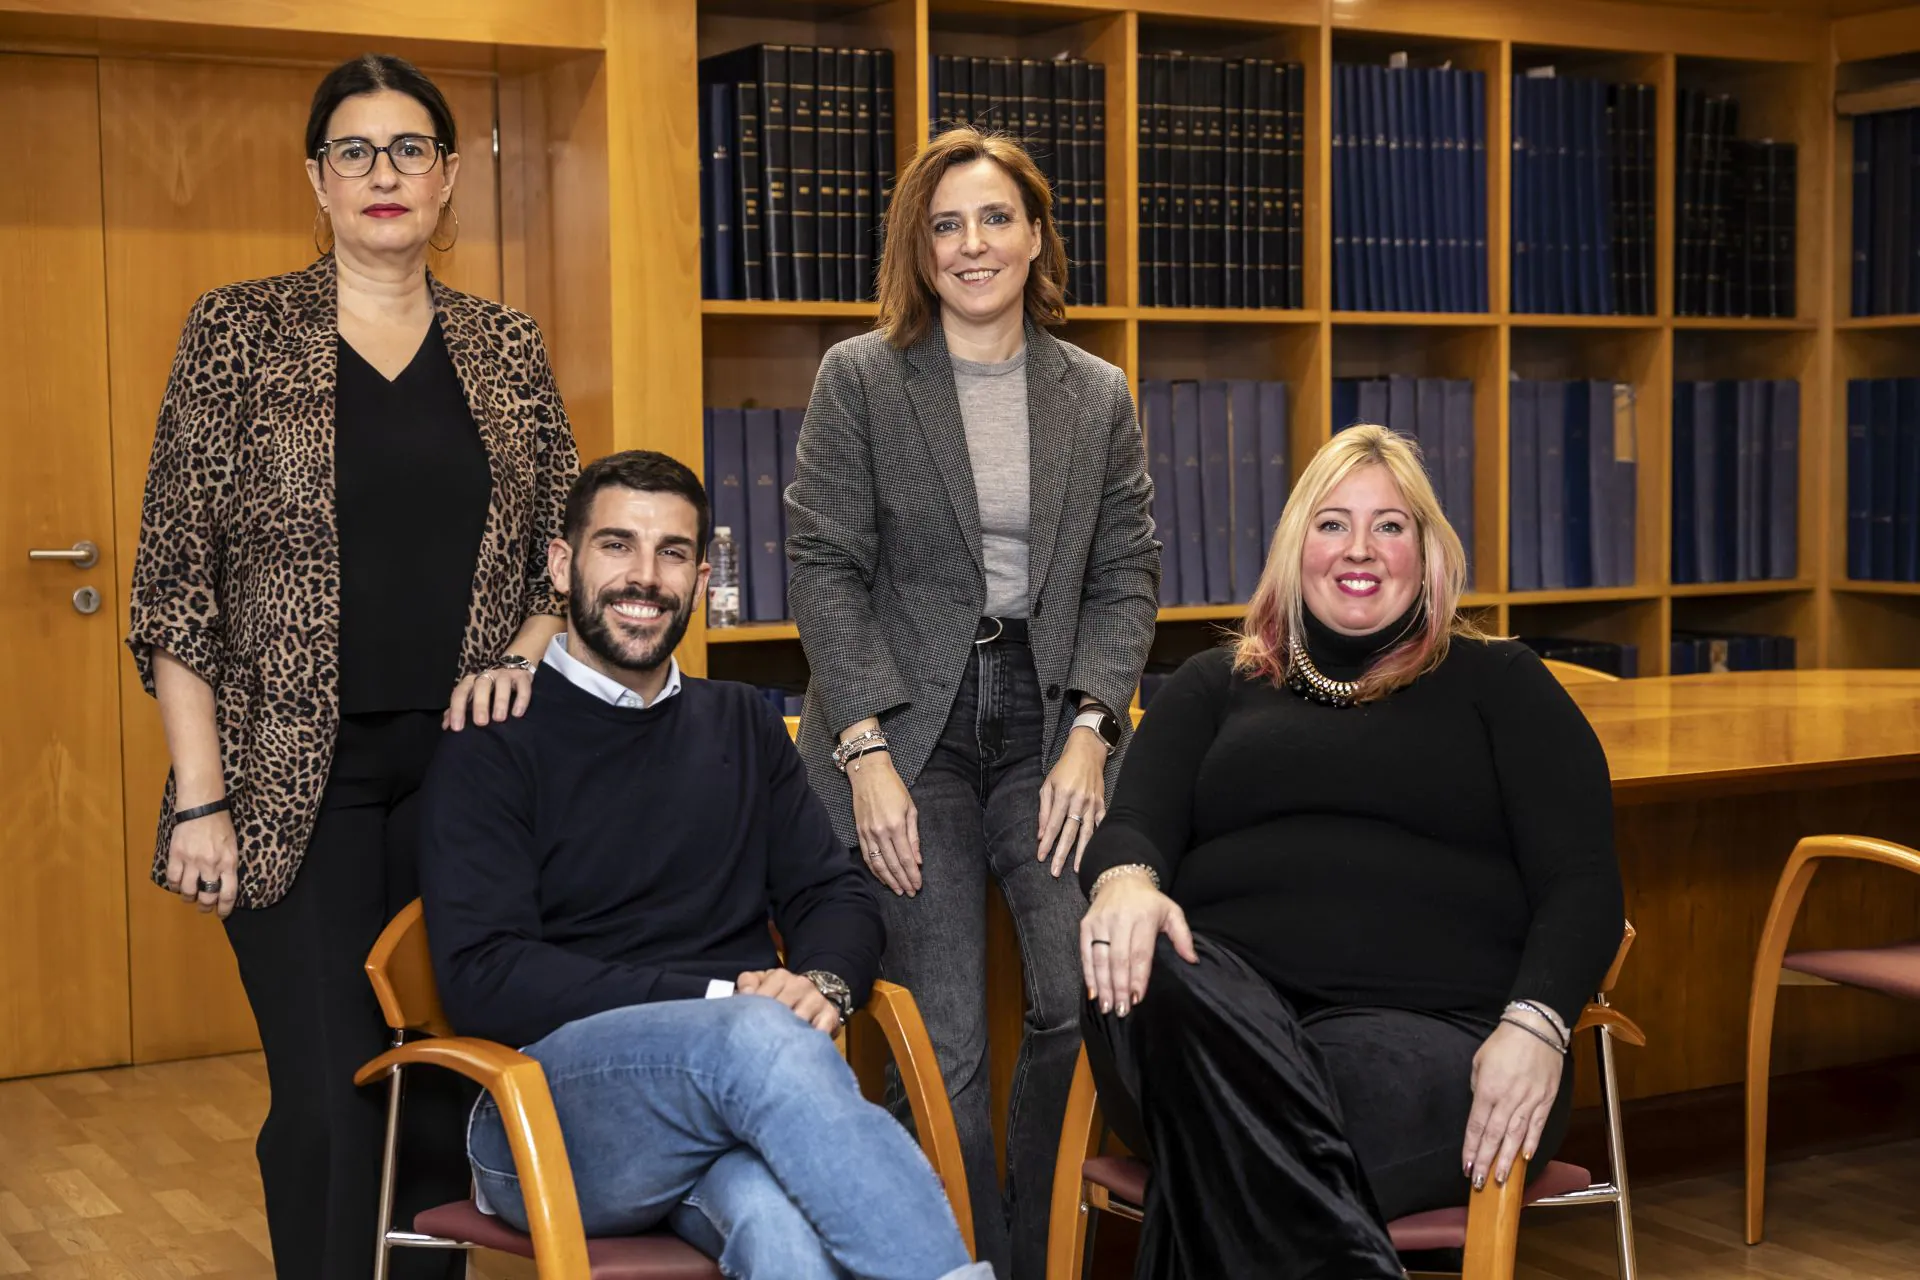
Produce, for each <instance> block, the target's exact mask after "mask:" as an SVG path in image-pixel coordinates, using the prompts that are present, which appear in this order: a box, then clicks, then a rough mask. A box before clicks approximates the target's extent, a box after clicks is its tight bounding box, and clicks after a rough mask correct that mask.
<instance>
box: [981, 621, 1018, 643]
mask: <svg viewBox="0 0 1920 1280" xmlns="http://www.w3.org/2000/svg"><path fill="white" fill-rule="evenodd" d="M973 642H974V643H975V644H994V643H996V642H998V643H1004V644H1025V643H1027V620H1026V619H1025V618H982V619H980V625H979V626H978V627H975V628H974V631H973Z"/></svg>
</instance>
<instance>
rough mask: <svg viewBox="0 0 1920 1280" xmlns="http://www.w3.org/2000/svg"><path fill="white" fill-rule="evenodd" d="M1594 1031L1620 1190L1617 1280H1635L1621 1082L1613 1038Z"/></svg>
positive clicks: (1609, 1158)
mask: <svg viewBox="0 0 1920 1280" xmlns="http://www.w3.org/2000/svg"><path fill="white" fill-rule="evenodd" d="M1594 1030H1596V1031H1597V1032H1598V1033H1599V1036H1600V1042H1599V1052H1600V1092H1601V1095H1602V1097H1603V1098H1604V1100H1605V1102H1606V1107H1607V1163H1608V1164H1610V1165H1611V1166H1612V1174H1613V1185H1614V1186H1615V1187H1616V1188H1618V1190H1619V1198H1618V1199H1616V1200H1615V1201H1614V1202H1613V1226H1614V1236H1615V1239H1616V1241H1617V1243H1618V1246H1619V1250H1620V1280H1636V1276H1637V1274H1638V1266H1637V1265H1636V1263H1635V1260H1634V1256H1633V1198H1632V1196H1631V1195H1630V1194H1629V1192H1628V1189H1627V1135H1626V1132H1625V1131H1624V1130H1623V1129H1622V1128H1621V1124H1620V1081H1619V1079H1618V1077H1616V1076H1615V1075H1614V1067H1613V1034H1612V1033H1611V1032H1610V1031H1608V1030H1607V1028H1606V1027H1605V1026H1600V1027H1596V1028H1594Z"/></svg>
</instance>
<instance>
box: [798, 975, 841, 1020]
mask: <svg viewBox="0 0 1920 1280" xmlns="http://www.w3.org/2000/svg"><path fill="white" fill-rule="evenodd" d="M800 976H801V977H803V978H805V979H806V980H807V981H808V982H811V983H812V984H813V985H814V986H816V987H818V988H819V989H820V994H821V995H823V996H825V997H826V998H827V1003H828V1004H830V1005H832V1006H833V1007H834V1008H836V1009H838V1010H839V1011H840V1021H841V1022H842V1023H843V1024H844V1023H846V1022H849V1021H851V1020H852V1018H853V988H851V987H849V986H848V985H847V980H846V979H845V978H842V977H841V976H840V975H839V974H837V973H828V972H827V971H826V970H825V969H809V970H807V971H806V972H805V973H803V974H801V975H800Z"/></svg>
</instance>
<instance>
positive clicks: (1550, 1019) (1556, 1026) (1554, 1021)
mask: <svg viewBox="0 0 1920 1280" xmlns="http://www.w3.org/2000/svg"><path fill="white" fill-rule="evenodd" d="M1516 1009H1524V1010H1525V1011H1526V1012H1528V1013H1531V1014H1536V1015H1538V1016H1539V1017H1542V1018H1545V1019H1546V1020H1547V1025H1548V1026H1550V1027H1552V1028H1553V1033H1554V1034H1555V1035H1556V1036H1559V1037H1560V1051H1561V1052H1562V1053H1565V1052H1566V1051H1567V1046H1568V1045H1570V1044H1572V1043H1573V1033H1572V1032H1570V1031H1568V1030H1567V1024H1566V1023H1565V1022H1563V1021H1561V1018H1560V1015H1559V1014H1557V1013H1555V1012H1554V1011H1553V1010H1552V1009H1550V1008H1548V1007H1547V1006H1546V1005H1544V1004H1541V1003H1540V1002H1539V1001H1538V1000H1512V1001H1509V1002H1508V1003H1507V1008H1506V1012H1508V1013H1512V1012H1513V1011H1514V1010H1516Z"/></svg>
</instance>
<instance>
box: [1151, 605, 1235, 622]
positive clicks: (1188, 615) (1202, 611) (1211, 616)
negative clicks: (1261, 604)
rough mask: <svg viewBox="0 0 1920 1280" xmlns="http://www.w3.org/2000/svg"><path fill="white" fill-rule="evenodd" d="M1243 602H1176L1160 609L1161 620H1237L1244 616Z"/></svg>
mask: <svg viewBox="0 0 1920 1280" xmlns="http://www.w3.org/2000/svg"><path fill="white" fill-rule="evenodd" d="M1246 615H1247V606H1246V605H1244V604H1176V605H1169V606H1167V607H1166V608H1164V609H1162V610H1161V611H1160V621H1162V622H1238V621H1239V620H1240V619H1241V618H1244V617H1246Z"/></svg>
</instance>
